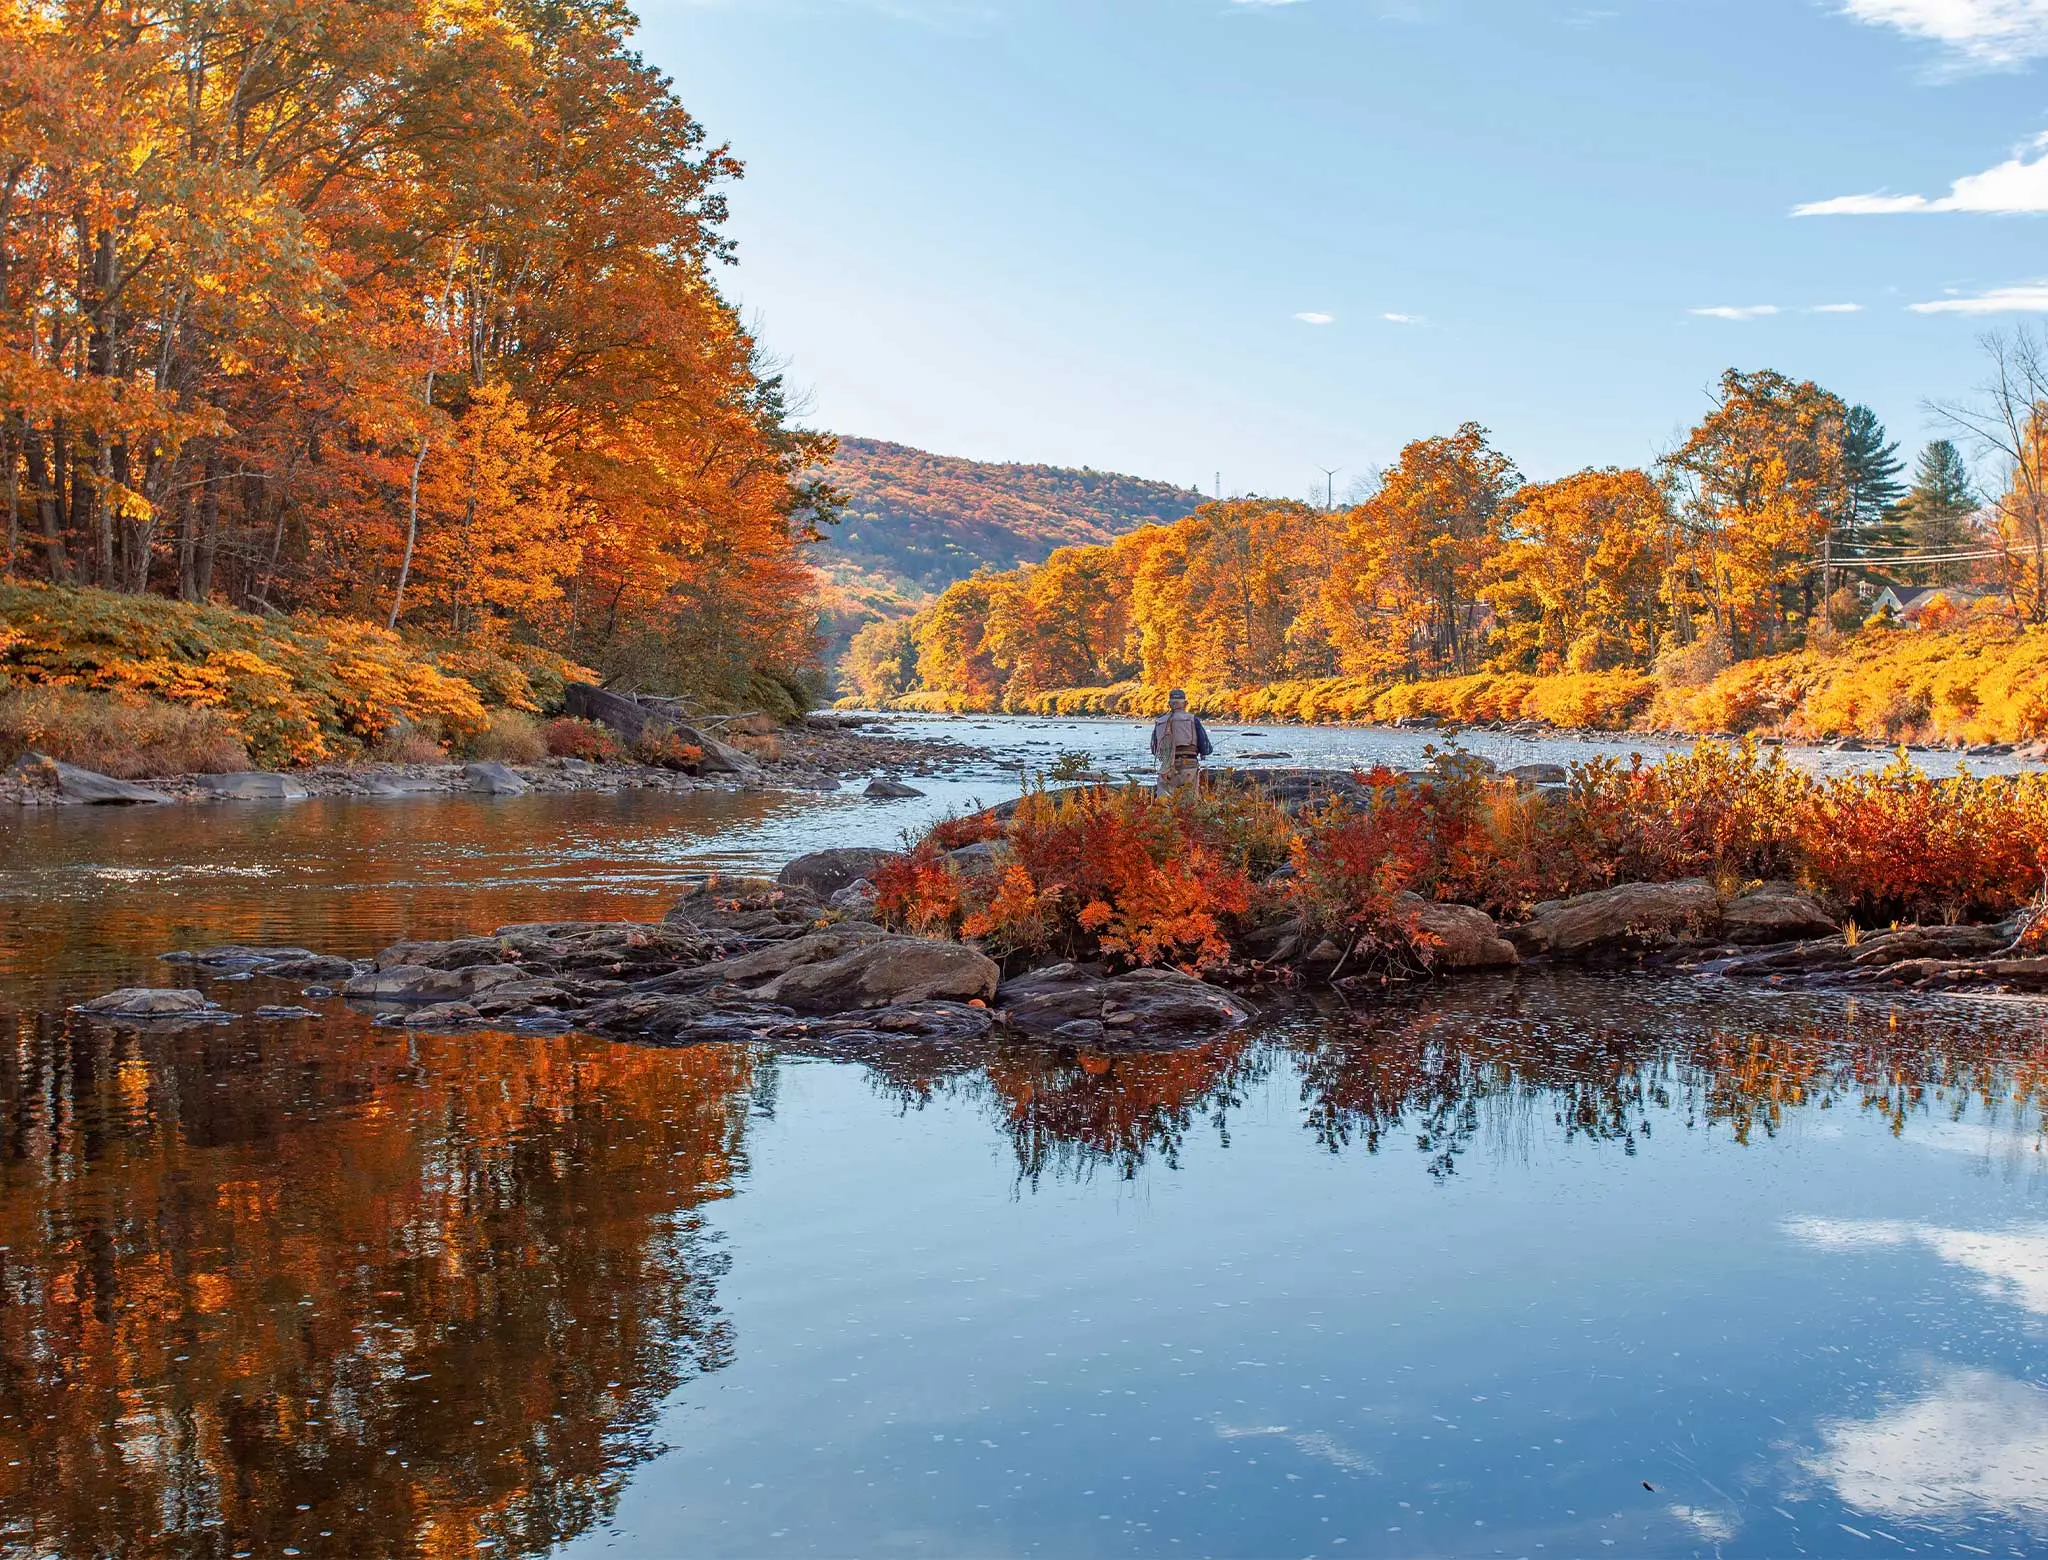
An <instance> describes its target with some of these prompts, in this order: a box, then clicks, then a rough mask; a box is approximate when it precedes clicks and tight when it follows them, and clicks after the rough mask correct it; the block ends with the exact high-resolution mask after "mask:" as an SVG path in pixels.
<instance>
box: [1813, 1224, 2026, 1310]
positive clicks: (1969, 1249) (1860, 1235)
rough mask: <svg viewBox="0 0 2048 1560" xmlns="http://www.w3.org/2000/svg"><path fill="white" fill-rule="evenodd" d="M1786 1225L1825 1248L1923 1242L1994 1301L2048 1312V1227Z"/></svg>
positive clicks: (1865, 1248)
mask: <svg viewBox="0 0 2048 1560" xmlns="http://www.w3.org/2000/svg"><path fill="white" fill-rule="evenodd" d="M1783 1228H1784V1231H1785V1233H1786V1234H1787V1235H1789V1236H1791V1237H1792V1239H1794V1240H1797V1241H1802V1242H1804V1243H1805V1244H1807V1245H1809V1246H1815V1247H1818V1248H1819V1249H1821V1250H1823V1251H1855V1250H1859V1249H1861V1250H1868V1249H1871V1248H1875V1247H1883V1246H1915V1245H1917V1246H1924V1247H1925V1248H1927V1249H1928V1250H1929V1251H1932V1252H1933V1253H1934V1254H1935V1255H1936V1256H1938V1257H1940V1258H1941V1259H1942V1260H1943V1261H1944V1262H1948V1263H1951V1264H1953V1265H1954V1266H1956V1267H1959V1268H1962V1269H1963V1270H1964V1271H1965V1272H1968V1273H1971V1274H1974V1275H1975V1276H1976V1278H1977V1281H1978V1288H1979V1289H1980V1290H1981V1291H1982V1292H1983V1293H1984V1294H1985V1295H1987V1296H1989V1297H1990V1298H1991V1299H1993V1300H2003V1301H2007V1302H2009V1303H2011V1304H2013V1305H2017V1306H2019V1307H2020V1308H2021V1309H2023V1310H2027V1311H2032V1312H2033V1313H2034V1314H2035V1315H2036V1316H2048V1225H2026V1226H2022V1227H2020V1228H2018V1229H2008V1230H1965V1229H1957V1228H1955V1227H1953V1226H1951V1225H1946V1224H1913V1223H1907V1222H1905V1221H1903V1220H1897V1219H1787V1220H1786V1221H1785V1223H1784V1226H1783Z"/></svg>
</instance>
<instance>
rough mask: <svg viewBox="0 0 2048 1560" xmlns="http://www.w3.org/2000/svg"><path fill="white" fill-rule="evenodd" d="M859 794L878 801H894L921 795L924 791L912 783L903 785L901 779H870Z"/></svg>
mask: <svg viewBox="0 0 2048 1560" xmlns="http://www.w3.org/2000/svg"><path fill="white" fill-rule="evenodd" d="M861 795H863V796H868V797H872V798H874V800H876V801H878V802H883V801H896V800H900V799H902V798H904V797H910V796H922V795H924V792H922V791H920V790H919V789H918V788H917V787H916V786H914V785H905V784H904V783H903V782H902V781H901V780H870V781H869V782H868V787H867V789H866V790H865V791H863V792H861Z"/></svg>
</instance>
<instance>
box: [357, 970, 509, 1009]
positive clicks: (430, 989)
mask: <svg viewBox="0 0 2048 1560" xmlns="http://www.w3.org/2000/svg"><path fill="white" fill-rule="evenodd" d="M526 978H527V972H526V971H525V970H522V969H520V968H519V967H518V966H517V965H513V964H471V965H466V966H464V967H463V968H461V969H455V970H435V969H428V968H426V967H425V966H424V965H418V964H394V965H390V966H388V967H380V968H378V969H375V970H371V971H369V972H368V973H366V974H362V975H358V976H356V978H355V979H354V980H352V981H350V982H349V983H348V984H347V985H345V986H343V987H342V988H341V994H342V995H343V996H345V997H349V998H352V999H354V1000H356V1001H358V1002H459V1001H463V1000H465V999H467V998H469V997H473V996H475V995H477V993H479V992H483V991H488V990H490V989H491V987H493V986H502V985H504V984H505V982H507V981H511V980H524V979H526Z"/></svg>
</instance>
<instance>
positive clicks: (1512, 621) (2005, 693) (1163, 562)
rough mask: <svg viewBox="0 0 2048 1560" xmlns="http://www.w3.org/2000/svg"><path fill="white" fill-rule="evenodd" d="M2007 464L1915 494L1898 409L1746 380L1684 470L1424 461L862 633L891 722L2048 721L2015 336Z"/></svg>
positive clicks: (2026, 730)
mask: <svg viewBox="0 0 2048 1560" xmlns="http://www.w3.org/2000/svg"><path fill="white" fill-rule="evenodd" d="M1994 350H1996V351H1998V352H1999V353H2001V354H2002V362H2003V364H2004V366H2005V367H2006V368H2007V369H2008V370H2009V372H2008V373H2007V374H2006V376H2005V378H2004V379H2003V381H2002V383H2004V384H2005V385H2006V386H2007V394H2006V396H2005V399H2004V400H2003V401H2000V400H1998V399H1996V398H1993V399H1992V400H1991V401H1988V402H1987V403H1986V405H1985V406H1983V407H1980V408H1975V409H1965V410H1962V411H1959V412H1958V413H1957V414H1956V416H1957V420H1958V421H1959V422H1962V423H1965V424H1966V425H1967V426H1969V427H1971V428H1972V429H1973V431H1975V432H1976V433H1977V434H1978V435H1979V438H1980V442H1982V443H1983V444H1984V445H1985V446H1986V447H1987V448H1988V449H1992V450H1994V451H1999V450H2003V449H2004V448H2005V446H2004V445H2001V444H2000V443H1999V439H1998V430H1999V426H2000V424H1999V418H2000V417H2003V418H2004V419H2005V421H2006V423H2008V424H2009V425H2010V430H2011V432H2010V437H2009V439H2008V440H2007V443H2009V445H2010V455H2009V457H2008V458H2005V459H2003V461H2002V466H2001V474H2000V490H1999V491H1998V492H1997V493H1996V494H1995V495H1994V496H1992V497H1991V498H1990V499H1989V500H1988V501H1983V500H1980V498H1979V496H1978V495H1977V494H1976V493H1975V492H1974V491H1973V490H1972V488H1971V485H1970V481H1969V474H1968V471H1967V469H1966V467H1965V464H1964V461H1963V458H1962V455H1961V453H1960V452H1959V450H1958V449H1957V447H1956V445H1955V444H1954V443H1953V442H1951V441H1947V440H1937V441H1935V442H1934V443H1932V444H1930V445H1929V446H1928V447H1927V449H1926V450H1925V451H1924V452H1923V453H1922V456H1921V458H1920V461H1919V464H1918V467H1917V470H1916V472H1915V474H1914V477H1913V480H1912V482H1911V483H1910V485H1909V484H1908V483H1906V482H1905V481H1902V480H1901V478H1902V476H1903V474H1904V470H1903V463H1902V462H1901V461H1900V460H1899V458H1898V456H1897V453H1896V447H1895V446H1894V445H1892V444H1891V443H1889V442H1888V441H1887V440H1886V438H1885V434H1884V430H1883V429H1882V427H1881V426H1880V425H1879V424H1878V423H1877V420H1876V418H1875V417H1874V416H1873V415H1872V414H1871V413H1870V412H1869V411H1868V409H1866V408H1863V407H1856V406H1850V405H1848V404H1847V403H1846V402H1844V401H1843V400H1842V399H1841V398H1840V397H1838V396H1836V395H1834V394H1832V393H1830V392H1828V391H1826V390H1823V389H1822V388H1820V387H1819V386H1817V385H1814V384H1812V383H1801V382H1794V381H1792V380H1790V379H1788V378H1786V377H1785V376H1783V375H1779V374H1775V373H1770V372H1758V373H1740V372H1736V371H1733V370H1731V371H1730V372H1729V373H1728V374H1727V375H1725V376H1724V378H1723V380H1722V382H1721V385H1720V387H1719V392H1718V395H1717V397H1716V402H1715V405H1714V407H1713V408H1712V410H1711V411H1710V412H1709V413H1708V415H1707V416H1706V417H1705V418H1704V419H1703V420H1702V421H1701V422H1700V424H1699V425H1698V426H1697V427H1696V428H1694V429H1693V430H1692V431H1691V432H1690V434H1689V435H1688V436H1687V438H1686V439H1685V440H1684V442H1683V443H1682V444H1681V445H1680V446H1679V447H1678V448H1676V449H1674V450H1673V451H1671V452H1670V453H1669V454H1668V455H1666V456H1665V457H1664V459H1663V460H1662V461H1661V462H1660V463H1659V464H1658V466H1657V468H1656V469H1655V470H1654V471H1638V470H1628V471H1624V470H1614V469H1607V470H1589V471H1583V472H1579V473H1577V474H1575V475H1572V476H1567V477H1564V478H1561V479H1559V480H1556V481H1550V482H1529V481H1525V480H1524V479H1523V478H1522V476H1521V474H1520V472H1519V471H1518V470H1517V469H1516V467H1515V465H1514V463H1513V461H1512V460H1510V459H1509V458H1508V457H1507V456H1506V455H1505V454H1503V453H1502V452H1501V451H1499V450H1497V449H1495V448H1494V447H1493V446H1492V444H1491V442H1490V439H1489V436H1488V434H1487V433H1486V431H1485V430H1484V429H1483V428H1480V427H1479V426H1477V425H1476V424H1469V423H1468V424H1466V425H1465V426H1464V427H1462V428H1460V429H1459V430H1458V431H1457V432H1456V433H1454V434H1451V435H1448V436H1443V437H1438V438H1429V439H1421V440H1417V441H1415V442H1414V443H1411V444H1410V445H1408V446H1407V447H1406V448H1405V449H1404V450H1403V451H1402V452H1401V455H1400V457H1399V459H1398V460H1397V461H1396V462H1395V464H1394V465H1393V466H1392V467H1391V468H1390V469H1388V470H1387V471H1386V472H1385V473H1383V474H1382V475H1381V477H1380V479H1379V482H1378V485H1377V487H1376V488H1375V489H1374V490H1372V491H1371V492H1369V493H1368V494H1367V495H1366V496H1364V497H1363V498H1362V499H1361V500H1360V501H1359V502H1358V503H1357V504H1355V505H1353V506H1352V507H1350V508H1348V509H1341V510H1330V509H1324V508H1319V507H1316V506H1312V505H1309V504H1303V503H1295V502H1290V501H1279V500H1266V499H1244V500H1232V501H1229V502H1223V503H1214V504H1209V505H1206V506H1204V507H1203V508H1202V509H1200V510H1198V511H1197V512H1196V513H1195V514H1193V515H1191V516H1189V517H1187V518H1185V519H1183V520H1180V521H1177V522H1175V523H1172V524H1169V525H1156V526H1148V527H1145V528H1143V529H1141V530H1138V531H1135V532H1132V533H1130V534H1129V535H1126V536H1123V537H1119V538H1118V539H1116V540H1115V541H1113V542H1111V543H1108V544H1106V545H1102V546H1088V547H1071V548H1063V549H1061V550H1060V551H1058V552H1055V553H1054V554H1053V555H1052V556H1051V557H1050V558H1049V559H1047V561H1046V562H1045V563H1043V564H1040V565H1037V566H1035V567H1031V568H1025V569H1016V570H1011V571H1008V572H1002V573H982V574H978V575H975V576H974V577H972V578H970V579H967V580H963V581H961V582H959V583H958V584H956V585H954V586H952V587H950V588H949V589H948V590H947V591H945V592H944V593H943V594H942V595H941V596H940V597H939V599H938V600H937V601H935V602H934V603H933V604H932V605H931V606H930V607H928V608H926V609H925V610H924V611H922V612H920V613H918V614H917V615H916V616H914V617H912V618H910V619H908V620H906V621H901V622H895V623H882V624H876V625H873V626H872V627H870V628H868V629H866V630H864V631H863V632H862V633H861V634H860V635H859V636H858V637H857V638H856V640H855V643H854V645H853V648H852V650H851V651H850V653H849V656H848V660H847V663H846V673H847V676H848V678H849V680H850V681H851V683H852V684H853V687H854V692H855V694H856V695H857V696H858V697H860V698H862V699H865V700H867V701H870V702H875V703H883V704H895V705H899V706H902V707H906V708H913V709H934V710H936V709H945V710H999V709H1001V710H1016V711H1028V712H1032V713H1039V714H1069V715H1072V714H1129V713H1150V712H1152V711H1153V710H1155V709H1156V708H1157V707H1159V706H1160V705H1161V704H1163V696H1164V691H1165V690H1166V689H1167V688H1169V687H1175V686H1179V687H1186V688H1188V689H1190V691H1191V692H1192V693H1194V694H1195V696H1196V701H1197V705H1198V707H1200V708H1202V709H1205V710H1207V711H1209V712H1212V713H1217V714H1228V715H1231V716H1234V717H1236V718H1240V719H1247V720H1250V719H1280V720H1304V721H1315V720H1333V719H1334V720H1363V721H1370V720H1391V719H1399V718H1402V717H1412V716H1433V717H1437V718H1441V719H1454V720H1460V721H1469V722H1476V721H1503V722H1513V721H1521V720H1534V721H1542V722H1548V723H1550V724H1553V725H1559V726H1591V727H1605V728H1626V727H1631V726H1659V727H1666V728H1677V729H1684V730H1693V731H1722V730H1733V731H1740V730H1749V729H1757V728H1768V729H1785V730H1791V731H1798V732H1799V733H1800V734H1810V735H1857V736H1867V737H1877V738H1883V739H1898V738H1903V737H1921V736H1924V737H1955V738H1959V739H1967V740H2013V739H2015V738H2019V737H2025V736H2032V735H2036V734H2039V733H2041V732H2042V731H2043V730H2048V703H2044V701H2043V699H2042V698H2041V697H2039V696H2036V695H2034V694H2033V693H2032V692H2031V684H2032V683H2034V682H2035V681H2037V680H2038V672H2039V669H2040V668H2041V667H2042V666H2043V665H2044V664H2048V637H2044V635H2048V628H2044V625H2048V556H2044V553H2043V549H2042V542H2043V539H2044V531H2048V497H2044V494H2048V486H2044V479H2048V456H2044V451H2048V410H2044V408H2048V371H2044V370H2043V368H2042V365H2041V361H2040V344H2039V342H2037V341H2036V340H2035V338H2033V337H2031V336H2021V337H2017V338H2013V339H2012V340H2010V341H2007V342H2004V343H2001V344H1998V345H1997V346H1996V347H1995V349H1994Z"/></svg>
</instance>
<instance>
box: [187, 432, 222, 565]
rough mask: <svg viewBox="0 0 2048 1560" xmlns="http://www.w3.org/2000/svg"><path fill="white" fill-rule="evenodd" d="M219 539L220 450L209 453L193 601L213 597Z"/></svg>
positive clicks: (200, 500)
mask: <svg viewBox="0 0 2048 1560" xmlns="http://www.w3.org/2000/svg"><path fill="white" fill-rule="evenodd" d="M219 540H220V451H218V450H217V449H213V448H209V449H208V450H207V452H206V486H205V487H204V488H203V489H202V490H201V493H200V498H199V563H198V567H197V570H196V578H195V580H194V584H195V586H196V592H195V594H194V596H193V598H192V599H193V600H194V601H206V600H208V599H210V598H211V597H212V595H213V555H214V549H215V547H216V546H217V545H218V543H219Z"/></svg>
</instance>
